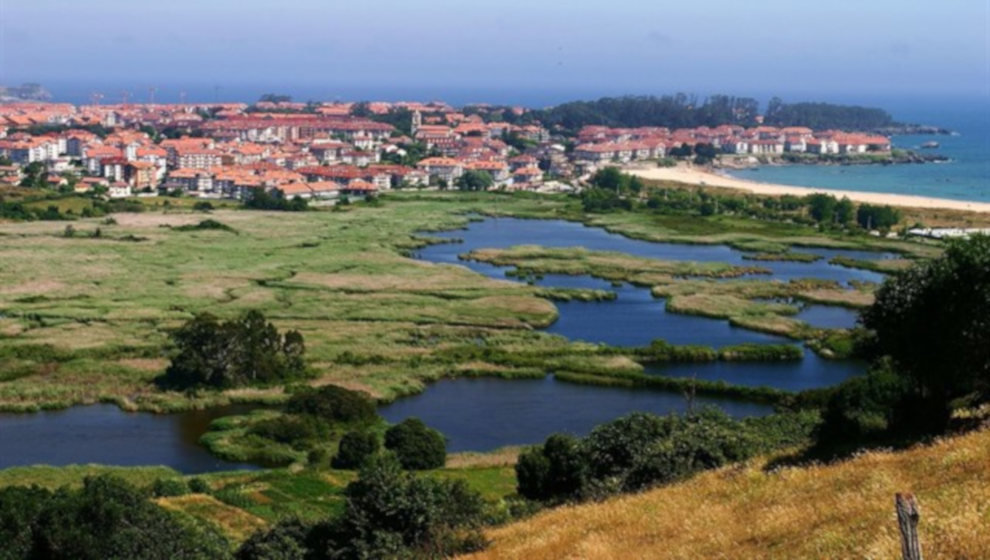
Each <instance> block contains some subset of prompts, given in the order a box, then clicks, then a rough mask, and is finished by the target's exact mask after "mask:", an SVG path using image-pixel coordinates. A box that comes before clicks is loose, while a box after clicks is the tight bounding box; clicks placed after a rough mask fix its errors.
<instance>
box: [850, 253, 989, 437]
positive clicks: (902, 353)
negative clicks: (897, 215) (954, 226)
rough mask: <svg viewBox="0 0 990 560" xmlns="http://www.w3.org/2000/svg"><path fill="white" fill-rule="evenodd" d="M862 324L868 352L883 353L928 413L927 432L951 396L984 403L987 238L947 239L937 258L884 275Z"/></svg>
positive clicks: (944, 415) (940, 420)
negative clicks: (871, 337)
mask: <svg viewBox="0 0 990 560" xmlns="http://www.w3.org/2000/svg"><path fill="white" fill-rule="evenodd" d="M861 321H862V323H863V325H864V326H865V327H866V328H867V329H870V330H871V331H873V332H874V333H875V341H874V343H873V351H874V353H875V354H876V355H886V356H890V358H891V359H892V361H893V367H894V369H895V371H897V372H898V373H900V374H902V375H904V376H905V377H906V378H907V379H908V381H909V382H910V384H911V387H912V389H913V391H914V393H915V395H916V396H917V397H918V398H919V400H920V403H919V406H921V407H924V408H927V409H930V410H932V411H934V414H935V416H934V417H933V418H932V421H931V423H932V426H931V428H932V429H934V430H938V429H940V428H941V427H943V426H944V423H945V422H947V421H948V418H949V414H950V411H951V408H950V405H951V403H952V401H953V400H954V399H958V398H962V397H968V398H974V399H977V400H979V401H986V400H988V398H990V236H986V235H974V236H973V237H972V238H970V239H968V240H955V241H950V242H949V245H948V247H947V248H946V250H945V253H944V254H943V255H942V256H941V257H939V258H937V259H933V260H931V261H928V262H926V263H923V264H918V265H915V266H914V267H912V268H910V269H909V270H907V271H905V272H903V273H901V274H898V275H897V276H894V277H891V278H888V279H887V280H886V281H885V282H884V284H883V285H882V286H881V287H880V289H879V290H877V292H876V298H875V302H874V304H873V305H872V306H870V307H869V308H867V309H866V310H865V311H864V312H863V313H862V316H861ZM921 410H922V409H921V408H919V412H920V411H921Z"/></svg>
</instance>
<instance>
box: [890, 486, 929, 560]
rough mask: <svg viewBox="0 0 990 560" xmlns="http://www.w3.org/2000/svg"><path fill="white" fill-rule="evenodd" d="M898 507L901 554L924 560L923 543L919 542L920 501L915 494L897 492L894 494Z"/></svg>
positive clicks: (906, 559) (905, 558)
mask: <svg viewBox="0 0 990 560" xmlns="http://www.w3.org/2000/svg"><path fill="white" fill-rule="evenodd" d="M894 505H895V506H896V508H897V524H898V525H899V526H900V529H901V554H902V556H903V558H904V560H922V558H921V543H920V542H918V520H919V519H920V518H921V512H919V511H918V502H917V501H916V500H915V499H914V495H913V494H901V493H899V492H898V493H897V494H896V495H895V496H894Z"/></svg>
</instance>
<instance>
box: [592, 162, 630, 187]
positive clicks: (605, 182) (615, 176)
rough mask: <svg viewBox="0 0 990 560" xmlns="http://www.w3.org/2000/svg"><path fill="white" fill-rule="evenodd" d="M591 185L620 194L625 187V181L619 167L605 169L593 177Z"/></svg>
mask: <svg viewBox="0 0 990 560" xmlns="http://www.w3.org/2000/svg"><path fill="white" fill-rule="evenodd" d="M591 184H592V185H594V186H595V187H597V188H599V189H605V190H610V191H614V192H619V190H621V189H622V187H623V185H625V179H624V178H623V174H622V172H621V171H619V168H618V167H604V168H602V169H599V170H598V171H595V174H594V175H592V176H591Z"/></svg>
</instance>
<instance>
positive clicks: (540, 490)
mask: <svg viewBox="0 0 990 560" xmlns="http://www.w3.org/2000/svg"><path fill="white" fill-rule="evenodd" d="M587 473H588V462H587V457H586V456H585V454H584V453H583V452H582V449H581V443H580V441H578V440H577V439H576V438H574V437H573V436H569V435H562V434H553V435H551V436H550V437H548V438H547V440H546V442H545V443H544V444H543V445H542V446H537V447H531V448H529V449H527V450H526V451H525V452H524V453H523V454H522V455H520V457H519V461H518V462H517V463H516V480H517V481H518V490H519V493H520V494H521V495H523V496H525V497H527V498H529V499H533V500H544V501H546V500H558V499H567V498H572V497H576V496H579V495H580V494H581V492H582V489H583V488H584V485H585V482H586V479H587Z"/></svg>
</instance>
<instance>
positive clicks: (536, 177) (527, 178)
mask: <svg viewBox="0 0 990 560" xmlns="http://www.w3.org/2000/svg"><path fill="white" fill-rule="evenodd" d="M512 182H513V184H538V183H542V182H543V171H541V170H540V168H538V167H523V168H520V169H516V170H515V171H513V172H512Z"/></svg>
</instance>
